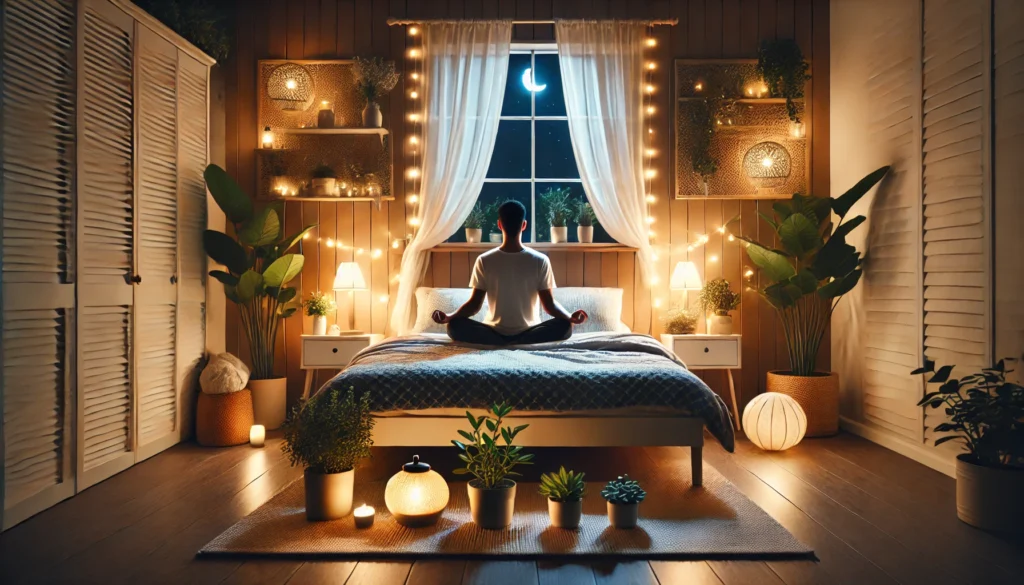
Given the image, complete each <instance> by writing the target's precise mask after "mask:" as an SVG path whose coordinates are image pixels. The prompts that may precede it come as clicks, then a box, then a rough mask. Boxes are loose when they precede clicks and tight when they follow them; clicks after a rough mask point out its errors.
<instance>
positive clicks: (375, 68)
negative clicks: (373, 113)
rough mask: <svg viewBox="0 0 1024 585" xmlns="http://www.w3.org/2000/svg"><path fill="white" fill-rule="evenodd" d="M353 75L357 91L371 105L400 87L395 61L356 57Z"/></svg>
mask: <svg viewBox="0 0 1024 585" xmlns="http://www.w3.org/2000/svg"><path fill="white" fill-rule="evenodd" d="M352 75H353V77H354V78H355V81H356V89H357V90H358V91H359V93H360V94H361V95H362V96H363V97H364V98H366V101H367V102H369V103H374V102H376V101H377V99H378V98H380V97H381V96H383V95H384V94H386V93H388V92H389V91H391V90H392V89H395V86H396V85H398V72H397V71H395V62H394V61H385V60H384V59H381V58H380V57H356V59H355V66H354V67H353V68H352Z"/></svg>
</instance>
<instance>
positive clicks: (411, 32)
mask: <svg viewBox="0 0 1024 585" xmlns="http://www.w3.org/2000/svg"><path fill="white" fill-rule="evenodd" d="M418 34H420V29H419V27H416V26H410V27H409V36H410V37H414V36H416V35H418Z"/></svg>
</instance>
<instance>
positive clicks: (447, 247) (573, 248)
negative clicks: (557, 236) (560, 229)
mask: <svg viewBox="0 0 1024 585" xmlns="http://www.w3.org/2000/svg"><path fill="white" fill-rule="evenodd" d="M500 245H501V244H495V243H493V242H480V243H479V244H467V243H462V242H457V243H451V244H441V245H439V246H434V247H433V248H431V249H430V251H431V252H486V251H488V250H492V249H494V248H497V247H498V246H500ZM524 245H525V246H526V247H528V248H533V249H534V250H537V251H540V252H636V248H630V247H629V246H623V245H622V244H580V243H576V242H568V243H565V244H551V243H547V242H539V243H536V244H530V243H527V244H524Z"/></svg>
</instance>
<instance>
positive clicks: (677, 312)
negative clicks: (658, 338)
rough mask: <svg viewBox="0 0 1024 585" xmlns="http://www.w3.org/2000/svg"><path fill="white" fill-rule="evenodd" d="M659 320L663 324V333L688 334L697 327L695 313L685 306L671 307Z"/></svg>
mask: <svg viewBox="0 0 1024 585" xmlns="http://www.w3.org/2000/svg"><path fill="white" fill-rule="evenodd" d="M661 322H662V323H664V324H665V333H669V334H672V335H689V334H691V333H693V332H694V331H696V329H697V315H696V314H694V313H693V311H691V310H690V309H687V308H685V307H672V308H671V309H669V310H668V311H666V312H665V315H664V316H663V317H662V318H661Z"/></svg>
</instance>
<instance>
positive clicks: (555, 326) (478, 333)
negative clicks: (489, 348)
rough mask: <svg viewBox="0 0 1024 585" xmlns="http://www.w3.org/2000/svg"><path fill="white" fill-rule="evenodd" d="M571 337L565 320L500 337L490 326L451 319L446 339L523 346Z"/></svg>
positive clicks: (462, 319)
mask: <svg viewBox="0 0 1024 585" xmlns="http://www.w3.org/2000/svg"><path fill="white" fill-rule="evenodd" d="M570 336H572V323H571V322H569V321H567V320H565V319H558V318H555V319H548V320H547V321H542V322H541V323H539V324H537V325H534V326H533V327H530V328H529V329H527V330H525V331H523V332H521V333H517V334H516V335H502V334H501V333H498V331H497V330H496V329H494V328H493V327H491V326H490V325H487V324H484V323H481V322H479V321H474V320H472V319H468V318H464V317H462V318H456V319H452V320H451V321H450V322H449V323H448V337H451V338H452V340H453V341H460V342H462V343H474V344H477V345H525V344H534V343H547V342H550V341H564V340H566V339H569V337H570Z"/></svg>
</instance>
